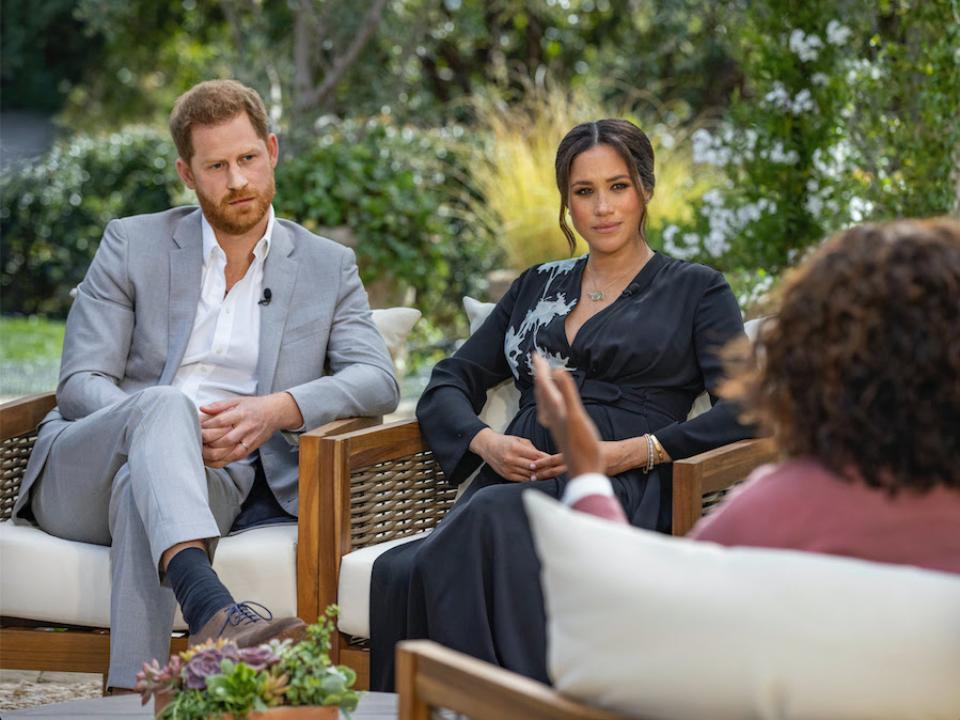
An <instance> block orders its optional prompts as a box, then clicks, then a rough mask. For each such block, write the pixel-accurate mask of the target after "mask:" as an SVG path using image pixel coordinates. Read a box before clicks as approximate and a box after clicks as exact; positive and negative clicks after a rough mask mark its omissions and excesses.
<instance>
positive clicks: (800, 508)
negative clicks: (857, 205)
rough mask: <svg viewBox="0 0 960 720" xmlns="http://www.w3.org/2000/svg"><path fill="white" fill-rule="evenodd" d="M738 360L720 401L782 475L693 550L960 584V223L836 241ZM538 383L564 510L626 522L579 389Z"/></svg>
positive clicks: (875, 229) (874, 230)
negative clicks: (818, 558) (904, 572)
mask: <svg viewBox="0 0 960 720" xmlns="http://www.w3.org/2000/svg"><path fill="white" fill-rule="evenodd" d="M731 350H733V351H734V352H733V355H734V356H735V357H739V358H740V359H739V361H738V363H737V364H738V365H739V366H740V367H739V368H736V369H735V372H734V373H733V379H732V380H731V381H730V382H729V383H728V384H727V386H726V388H725V392H723V393H722V394H724V395H726V396H727V398H728V399H732V400H736V401H738V402H739V403H740V404H741V407H743V408H746V411H747V413H748V418H749V419H753V420H756V421H759V422H760V424H761V425H762V426H765V427H766V428H767V429H768V430H769V431H771V432H772V433H773V435H774V437H775V439H776V442H777V445H778V447H779V449H780V451H781V452H782V453H783V455H784V460H783V461H782V462H781V463H779V464H777V465H771V466H766V467H763V468H760V469H758V470H757V471H755V472H754V474H753V475H752V476H751V477H750V478H749V479H748V480H747V481H746V482H745V483H744V484H743V485H742V486H741V487H740V488H738V489H737V490H735V491H734V492H733V493H731V495H730V497H729V499H728V500H727V501H726V502H725V503H724V504H723V505H722V506H721V507H720V508H719V509H718V510H717V511H716V512H715V513H714V514H712V515H710V516H709V517H707V518H705V519H704V520H702V521H701V522H700V523H699V524H698V525H697V526H696V527H695V528H694V529H693V531H692V532H691V536H692V537H695V538H697V539H700V540H708V541H712V542H717V543H720V544H723V545H753V546H758V547H768V548H791V549H796V550H809V551H813V552H823V553H829V554H834V555H845V556H850V557H856V558H861V559H864V560H874V561H878V562H886V563H895V564H906V565H916V566H919V567H924V568H929V569H933V570H941V571H945V572H953V573H960V223H958V222H956V221H955V220H949V219H937V220H902V221H898V222H892V223H888V224H884V225H863V226H860V227H855V228H851V229H850V230H847V231H846V232H843V233H841V234H840V235H838V236H836V237H834V238H832V239H830V240H829V241H827V242H826V243H825V244H824V245H823V246H822V247H821V248H820V249H819V250H818V251H817V252H815V253H814V254H813V256H812V257H810V258H809V259H808V260H807V261H806V262H804V263H803V264H802V265H801V266H800V267H799V268H798V269H797V270H795V271H793V272H792V273H790V274H789V275H788V277H787V278H786V279H785V281H784V284H783V287H782V289H781V293H780V308H779V311H778V312H777V313H776V315H775V316H774V317H772V318H770V319H769V320H768V321H766V323H765V324H764V326H763V327H762V329H761V331H760V337H759V340H758V342H757V344H756V346H755V347H754V348H753V350H752V351H751V352H750V353H749V354H744V353H742V352H741V353H738V352H736V349H735V348H732V349H731ZM538 362H540V361H539V360H538ZM539 369H540V370H542V372H538V374H537V381H536V382H537V410H538V417H539V420H540V422H541V423H542V424H543V425H545V426H547V427H549V428H550V430H551V432H552V433H553V435H554V437H555V438H556V441H557V445H558V447H559V448H560V450H561V452H563V454H564V456H565V457H566V459H567V465H568V467H569V469H570V474H571V476H575V477H574V479H573V480H571V481H570V483H569V484H568V485H567V489H566V493H565V497H564V499H565V501H566V502H568V504H571V505H573V507H574V508H576V509H582V510H584V511H585V512H590V513H591V514H595V515H601V516H604V517H607V518H609V519H611V520H618V519H619V520H620V521H621V522H622V521H623V512H622V511H621V510H620V508H619V507H617V506H616V502H615V500H614V497H613V495H612V493H610V492H609V489H608V488H609V486H606V488H605V482H606V481H605V479H604V478H603V477H602V476H599V477H598V474H599V473H602V472H603V469H602V468H603V465H602V462H601V460H600V457H599V453H598V444H597V441H596V440H597V436H596V431H595V430H594V429H593V427H592V424H591V423H590V420H589V418H588V417H587V416H586V414H585V413H584V412H583V406H582V404H581V402H580V400H579V397H578V396H577V392H576V388H575V387H574V386H573V384H572V383H571V381H570V378H569V377H568V376H567V375H566V374H565V373H563V372H562V371H557V370H554V371H550V370H549V368H547V367H546V366H545V365H542V364H541V366H540V368H539Z"/></svg>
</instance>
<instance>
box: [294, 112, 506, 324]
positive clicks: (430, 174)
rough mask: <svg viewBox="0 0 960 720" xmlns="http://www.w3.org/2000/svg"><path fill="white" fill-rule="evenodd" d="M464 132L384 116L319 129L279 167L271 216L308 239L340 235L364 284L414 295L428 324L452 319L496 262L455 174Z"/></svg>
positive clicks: (473, 194) (464, 183) (461, 175)
mask: <svg viewBox="0 0 960 720" xmlns="http://www.w3.org/2000/svg"><path fill="white" fill-rule="evenodd" d="M463 134H464V133H463V130H462V129H461V128H459V127H456V126H453V127H450V128H446V129H443V130H437V131H422V130H418V129H416V128H414V127H410V126H404V127H400V126H397V125H395V124H393V123H392V122H391V121H390V119H389V117H378V118H371V119H370V120H368V121H367V122H343V123H337V124H330V125H328V126H326V127H325V128H324V129H323V131H322V132H321V134H320V137H319V138H318V140H317V141H316V143H315V144H314V145H313V146H312V147H310V148H308V149H306V150H305V151H304V152H303V153H302V154H300V155H299V156H298V157H296V158H292V159H290V160H288V161H285V162H284V163H283V164H281V166H280V168H279V170H278V174H277V210H278V212H279V213H280V214H281V215H284V216H287V217H292V218H295V219H296V220H297V221H298V222H301V223H303V224H304V225H305V226H306V227H307V228H310V229H312V230H318V231H319V230H321V229H322V228H329V227H335V226H346V227H347V228H349V229H350V230H351V231H352V232H353V234H354V235H355V237H356V238H357V247H356V252H357V257H358V263H359V265H360V268H361V274H362V276H363V279H364V282H366V283H370V284H371V285H373V284H376V283H390V284H392V285H393V286H394V292H393V293H392V296H391V298H390V302H396V301H397V300H398V299H400V298H402V297H403V296H404V295H405V294H406V293H405V292H404V291H405V290H406V289H412V290H413V291H415V293H416V299H417V304H418V305H419V306H420V307H421V308H422V309H423V310H424V313H425V314H429V315H430V316H431V317H432V318H433V319H434V321H435V322H439V323H441V324H446V323H449V322H453V321H454V320H453V319H454V318H455V317H458V316H459V314H460V313H459V303H460V295H461V294H462V293H464V292H468V293H469V292H476V290H477V288H478V287H479V286H480V284H481V283H482V282H483V277H484V273H485V270H486V269H487V268H488V267H489V266H490V264H491V263H492V262H494V261H495V259H496V255H495V253H492V252H490V251H491V249H492V243H491V241H490V233H489V230H488V229H487V227H486V225H485V224H484V222H483V220H482V218H481V217H480V215H479V214H478V213H477V211H476V208H477V207H478V204H479V196H478V194H477V191H476V189H475V188H473V187H472V183H471V181H470V179H469V177H468V176H467V175H466V173H465V171H464V169H463V159H462V155H463V147H464V144H463V143H464V140H463Z"/></svg>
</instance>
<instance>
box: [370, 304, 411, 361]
mask: <svg viewBox="0 0 960 720" xmlns="http://www.w3.org/2000/svg"><path fill="white" fill-rule="evenodd" d="M371 312H372V314H373V324H374V325H376V326H377V330H379V331H380V334H381V335H382V336H383V339H384V342H386V343H387V350H389V351H390V357H391V358H392V359H393V362H394V364H395V365H396V364H397V363H398V360H399V359H400V357H401V356H402V353H403V350H404V348H405V346H406V342H407V335H409V334H410V331H411V330H413V326H414V325H416V324H417V320H419V319H420V317H421V315H422V313H421V312H420V311H419V310H417V309H416V308H408V307H392V308H382V309H377V310H373V311H371Z"/></svg>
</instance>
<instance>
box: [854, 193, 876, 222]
mask: <svg viewBox="0 0 960 720" xmlns="http://www.w3.org/2000/svg"><path fill="white" fill-rule="evenodd" d="M849 210H850V219H851V220H853V222H863V221H864V220H866V219H867V216H869V215H870V213H871V212H873V203H872V202H870V201H869V200H864V199H863V198H858V197H855V198H851V199H850V205H849Z"/></svg>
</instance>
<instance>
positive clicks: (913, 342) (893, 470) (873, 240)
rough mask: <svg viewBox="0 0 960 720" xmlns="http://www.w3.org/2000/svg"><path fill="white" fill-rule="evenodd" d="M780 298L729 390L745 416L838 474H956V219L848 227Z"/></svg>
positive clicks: (918, 481)
mask: <svg viewBox="0 0 960 720" xmlns="http://www.w3.org/2000/svg"><path fill="white" fill-rule="evenodd" d="M778 305H779V310H778V312H777V313H776V314H775V315H774V316H772V317H770V318H768V319H767V320H766V321H765V322H764V324H763V325H762V327H761V330H760V335H759V340H758V342H757V344H756V346H755V348H754V350H753V352H752V353H750V354H749V358H744V355H743V354H742V353H741V354H740V361H741V362H740V365H739V368H736V369H734V371H733V375H732V380H731V382H730V383H729V384H728V386H727V389H726V392H725V394H726V395H728V396H732V397H733V398H735V399H736V400H738V401H739V402H740V403H741V406H742V407H743V408H745V409H746V414H747V416H748V418H749V419H752V420H758V421H759V422H760V423H761V424H762V425H764V426H765V427H766V428H767V429H768V430H770V431H772V432H773V434H774V436H775V438H776V441H777V444H778V447H779V448H780V450H781V451H782V452H783V453H784V454H785V455H786V456H788V457H799V456H812V457H814V458H816V459H817V460H819V461H820V462H821V463H823V464H824V465H825V466H827V467H828V468H830V469H831V470H832V471H834V472H835V473H836V474H837V475H838V476H840V477H850V476H851V475H852V474H851V472H850V471H851V470H855V471H856V473H858V474H859V475H860V476H861V477H862V478H863V479H864V480H865V481H866V483H867V484H868V485H871V486H874V487H879V488H884V489H886V490H888V491H890V492H892V493H895V492H896V491H897V490H898V489H901V488H913V489H915V490H918V491H926V490H929V489H930V488H932V487H934V486H935V485H938V484H943V485H946V486H950V487H954V488H960V222H957V221H956V220H952V219H946V218H940V219H932V220H900V221H896V222H891V223H887V224H881V225H862V226H859V227H854V228H851V229H849V230H846V231H845V232H842V233H840V234H838V235H836V236H834V237H832V238H830V239H829V240H828V241H827V242H825V243H824V244H823V246H822V247H820V248H819V249H818V250H817V251H816V252H815V253H814V254H813V255H812V256H811V257H810V258H809V259H807V260H806V261H805V262H804V263H803V264H802V265H801V266H800V267H798V268H797V269H796V270H794V271H792V272H791V273H789V274H788V275H787V277H786V278H785V279H784V282H783V284H782V286H781V288H780V291H779V302H778ZM734 356H736V352H734ZM744 360H746V362H745V363H744V362H743V361H744ZM854 476H855V475H854Z"/></svg>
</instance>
